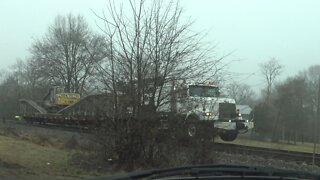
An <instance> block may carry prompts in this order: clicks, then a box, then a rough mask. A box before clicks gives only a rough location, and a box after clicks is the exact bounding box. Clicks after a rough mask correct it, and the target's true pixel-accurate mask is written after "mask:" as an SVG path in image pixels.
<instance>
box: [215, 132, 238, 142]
mask: <svg viewBox="0 0 320 180" xmlns="http://www.w3.org/2000/svg"><path fill="white" fill-rule="evenodd" d="M219 136H220V138H221V139H222V140H223V141H234V140H235V139H236V138H237V137H238V131H236V130H229V131H224V132H220V133H219Z"/></svg>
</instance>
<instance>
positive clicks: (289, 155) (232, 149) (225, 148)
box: [213, 143, 320, 165]
mask: <svg viewBox="0 0 320 180" xmlns="http://www.w3.org/2000/svg"><path fill="white" fill-rule="evenodd" d="M213 149H214V150H216V151H222V152H228V153H234V154H249V155H257V156H262V157H266V158H272V159H280V160H285V161H293V162H297V163H306V164H309V165H311V164H312V161H313V153H308V152H297V151H289V150H281V149H272V148H262V147H253V146H245V145H237V144H227V143H214V146H213ZM314 158H315V164H316V165H320V154H315V156H314Z"/></svg>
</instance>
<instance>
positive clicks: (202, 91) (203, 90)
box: [189, 85, 218, 97]
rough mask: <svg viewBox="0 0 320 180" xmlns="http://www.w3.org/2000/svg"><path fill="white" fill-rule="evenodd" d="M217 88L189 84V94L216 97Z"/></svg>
mask: <svg viewBox="0 0 320 180" xmlns="http://www.w3.org/2000/svg"><path fill="white" fill-rule="evenodd" d="M217 94H218V88H217V87H212V86H197V85H191V86H189V95H190V96H194V97H217Z"/></svg>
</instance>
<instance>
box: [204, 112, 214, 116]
mask: <svg viewBox="0 0 320 180" xmlns="http://www.w3.org/2000/svg"><path fill="white" fill-rule="evenodd" d="M205 115H206V116H212V115H213V113H212V112H206V113H205Z"/></svg>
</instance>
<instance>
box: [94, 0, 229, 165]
mask: <svg viewBox="0 0 320 180" xmlns="http://www.w3.org/2000/svg"><path fill="white" fill-rule="evenodd" d="M126 5H128V7H126V11H124V10H123V9H124V8H123V6H125V5H121V6H120V8H117V6H116V4H115V3H114V2H113V1H109V5H108V13H109V14H102V15H97V16H98V17H99V18H100V19H101V20H102V22H103V26H100V28H101V30H102V31H103V32H104V33H105V37H106V39H107V41H108V48H107V51H108V53H107V54H108V57H107V58H105V59H104V61H103V63H102V64H100V65H99V68H98V70H99V74H100V76H99V78H100V79H101V82H103V83H104V85H105V87H106V92H107V93H108V94H110V95H112V97H113V100H114V107H113V111H114V112H113V113H112V117H111V118H110V119H112V120H111V121H108V122H106V123H107V124H108V125H106V126H105V129H103V130H102V133H106V132H107V135H105V134H104V135H102V134H98V137H99V138H101V137H107V138H111V139H113V140H114V141H113V143H112V144H114V146H115V149H116V152H117V153H116V154H117V155H118V157H119V161H120V162H121V161H126V162H127V164H130V162H131V161H133V160H134V159H135V158H138V159H140V160H142V159H147V160H150V161H151V160H152V159H155V156H156V157H158V158H159V157H160V155H159V154H160V153H163V151H161V148H162V147H160V146H161V144H162V143H163V141H161V140H160V139H159V137H158V136H159V134H158V133H159V132H158V131H159V121H157V120H159V119H157V115H158V114H157V113H156V112H157V110H158V109H159V108H160V107H162V106H165V105H168V104H169V101H170V95H172V94H171V93H172V91H173V90H174V88H173V85H178V84H175V83H177V82H179V81H183V80H195V81H198V82H199V81H205V80H208V79H211V80H212V79H213V80H216V79H214V78H217V77H221V76H218V75H219V74H220V73H221V72H222V71H223V67H225V66H224V63H223V59H224V57H215V56H214V52H215V51H214V48H212V47H211V46H209V45H208V44H205V43H203V42H202V40H203V38H204V36H203V35H202V34H199V33H196V32H194V31H192V30H191V26H192V22H190V21H183V18H182V14H183V11H182V8H181V7H180V6H179V3H177V2H174V1H170V2H168V4H167V3H165V2H164V1H162V0H160V1H158V0H150V1H145V0H139V1H133V0H130V1H129V2H128V3H127V4H126ZM128 9H129V10H128ZM217 79H218V78H217ZM215 82H217V81H215ZM123 110H124V111H123ZM128 112H129V113H128ZM110 114H111V113H110ZM110 114H109V115H110ZM126 115H127V116H129V117H123V116H126ZM109 117H110V116H109ZM170 120H171V119H170ZM170 120H169V121H170ZM174 120H176V119H174V118H172V121H174ZM173 124H174V123H173ZM175 125H176V126H178V125H179V124H178V123H177V124H175ZM177 129H178V128H177ZM180 129H181V128H180ZM167 136H168V137H173V136H170V133H167ZM104 142H109V141H108V140H106V141H104ZM133 143H134V144H135V145H134V146H133V145H132V144H133ZM177 143H179V142H177ZM109 144H110V143H109ZM170 145H173V146H174V145H176V143H172V142H171V143H166V144H165V145H164V146H166V147H165V149H172V148H173V147H172V148H168V146H170ZM156 153H157V154H156ZM161 155H162V156H165V154H161ZM133 162H134V161H133Z"/></svg>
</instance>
